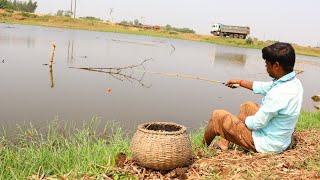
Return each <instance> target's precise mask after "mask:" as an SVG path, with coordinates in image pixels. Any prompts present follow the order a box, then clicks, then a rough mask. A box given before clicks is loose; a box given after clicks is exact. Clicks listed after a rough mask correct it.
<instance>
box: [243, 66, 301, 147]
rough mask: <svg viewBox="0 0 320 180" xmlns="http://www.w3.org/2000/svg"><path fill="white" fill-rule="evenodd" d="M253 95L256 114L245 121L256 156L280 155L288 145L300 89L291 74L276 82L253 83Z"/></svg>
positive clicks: (299, 99) (299, 102) (294, 74)
mask: <svg viewBox="0 0 320 180" xmlns="http://www.w3.org/2000/svg"><path fill="white" fill-rule="evenodd" d="M253 92H254V93H256V94H261V95H262V96H264V97H263V99H262V104H261V106H260V108H259V110H258V112H257V113H256V114H255V115H253V116H249V117H247V118H246V121H245V123H246V126H247V127H248V128H249V129H250V130H252V137H253V141H254V145H255V148H256V150H257V151H258V152H273V153H281V152H282V151H284V150H285V149H286V148H287V147H288V146H289V145H290V143H291V136H292V133H293V131H294V128H295V126H296V123H297V121H298V118H299V115H300V110H301V104H302V100H303V87H302V85H301V82H300V81H299V79H297V78H296V73H295V72H294V71H293V72H291V73H289V74H286V75H285V76H283V77H281V78H280V79H278V80H276V81H271V82H257V81H255V82H253Z"/></svg>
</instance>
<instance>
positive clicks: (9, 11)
mask: <svg viewBox="0 0 320 180" xmlns="http://www.w3.org/2000/svg"><path fill="white" fill-rule="evenodd" d="M5 11H6V12H8V13H11V14H12V13H13V12H14V10H13V9H5Z"/></svg>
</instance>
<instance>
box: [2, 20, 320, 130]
mask: <svg viewBox="0 0 320 180" xmlns="http://www.w3.org/2000/svg"><path fill="white" fill-rule="evenodd" d="M53 43H54V44H56V49H55V54H54V58H53V59H54V64H53V66H52V69H51V70H50V68H49V66H48V65H47V64H48V63H49V59H50V56H51V51H52V44H53ZM0 60H1V61H0V124H1V125H2V126H3V127H5V129H7V128H10V127H15V126H16V125H17V124H19V125H21V124H24V123H26V124H28V123H32V124H33V125H34V126H36V127H42V126H46V125H47V123H48V122H50V121H52V120H54V119H59V120H61V121H66V122H73V123H75V124H76V125H79V124H82V123H83V122H84V121H90V120H91V119H92V118H93V117H97V118H99V119H101V120H102V121H105V122H107V121H108V122H109V121H115V122H117V123H119V124H120V125H121V126H123V127H124V129H126V130H128V131H134V130H135V129H136V127H137V126H138V125H139V124H141V123H143V122H150V121H170V122H176V123H179V124H182V125H184V126H186V127H188V129H197V128H199V127H200V126H201V125H204V124H205V122H206V121H207V120H208V119H209V117H210V115H211V112H212V111H213V110H215V109H225V110H228V111H230V112H232V113H237V111H238V110H239V104H240V103H242V102H245V101H249V100H250V101H255V102H257V103H260V102H261V96H259V95H254V94H253V93H252V92H250V91H248V90H246V89H242V88H238V89H230V88H227V87H225V86H224V85H222V84H221V83H213V82H208V81H201V80H195V79H191V78H184V77H179V76H174V75H168V74H160V73H172V74H182V75H185V76H193V77H201V78H206V79H211V80H217V81H222V82H226V81H228V80H229V79H231V78H237V79H246V80H251V81H253V80H259V81H270V80H271V78H270V77H269V76H268V74H267V73H266V71H265V66H264V61H263V60H262V58H261V50H256V49H246V48H237V47H229V46H221V45H214V44H207V43H200V42H192V41H186V40H175V39H167V38H158V37H146V36H139V35H128V34H117V33H106V32H91V31H82V30H69V29H63V28H48V27H37V26H23V25H12V24H3V23H2V24H1V23H0ZM139 64H140V65H139ZM131 66H133V67H131ZM70 67H74V68H70ZM92 67H94V68H101V69H95V71H88V70H86V69H79V68H92ZM116 67H118V68H120V69H119V70H115V69H102V68H116ZM295 68H296V69H298V70H302V71H303V73H301V74H299V75H298V77H299V79H300V80H301V82H302V83H303V85H304V89H305V93H304V102H303V109H304V110H307V111H312V110H314V108H313V103H312V100H311V98H310V97H311V96H313V95H315V94H319V92H320V86H319V84H318V83H317V82H315V81H312V80H313V79H315V78H316V77H319V74H320V71H319V69H320V59H319V58H315V57H308V56H297V63H296V67H295Z"/></svg>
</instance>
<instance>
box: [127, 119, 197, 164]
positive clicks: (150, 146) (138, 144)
mask: <svg viewBox="0 0 320 180" xmlns="http://www.w3.org/2000/svg"><path fill="white" fill-rule="evenodd" d="M131 151H132V154H133V158H134V159H135V160H136V161H137V162H138V164H140V165H142V166H145V167H148V168H152V169H156V170H169V169H174V168H177V167H182V166H184V165H186V163H187V162H188V161H189V160H190V158H191V153H192V148H191V143H190V140H189V137H188V135H187V133H186V128H185V127H183V126H181V125H179V124H176V123H169V122H153V123H145V124H141V125H139V126H138V130H137V131H136V133H135V134H134V136H133V138H132V142H131Z"/></svg>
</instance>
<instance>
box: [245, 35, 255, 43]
mask: <svg viewBox="0 0 320 180" xmlns="http://www.w3.org/2000/svg"><path fill="white" fill-rule="evenodd" d="M253 43H254V41H253V39H252V38H251V37H248V38H247V39H246V44H249V45H252V44H253Z"/></svg>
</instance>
